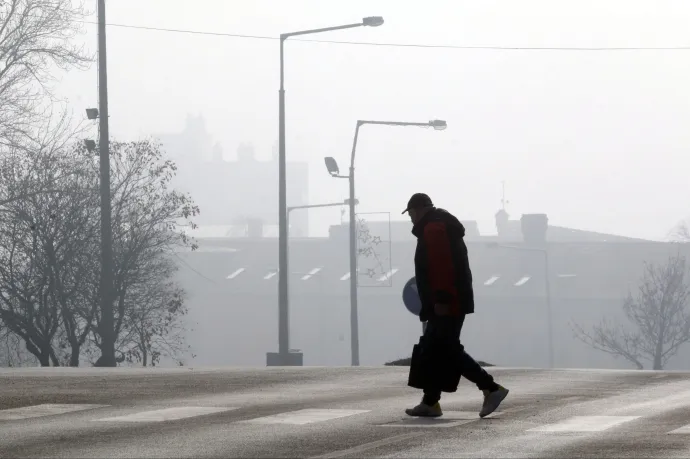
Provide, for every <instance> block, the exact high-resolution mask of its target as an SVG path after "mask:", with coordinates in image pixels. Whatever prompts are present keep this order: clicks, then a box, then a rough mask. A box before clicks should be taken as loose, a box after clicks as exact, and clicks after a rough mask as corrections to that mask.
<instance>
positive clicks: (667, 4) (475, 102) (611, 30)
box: [61, 0, 690, 238]
mask: <svg viewBox="0 0 690 459" xmlns="http://www.w3.org/2000/svg"><path fill="white" fill-rule="evenodd" d="M89 1H91V0H89ZM95 3H96V2H95V0H94V1H93V4H94V5H93V8H94V9H95ZM374 15H380V16H383V17H384V19H385V21H386V22H385V24H384V25H383V26H381V27H378V28H357V29H352V30H348V31H340V32H331V33H328V34H323V35H314V36H312V37H310V38H314V39H324V40H342V41H348V40H351V41H369V42H379V43H418V44H446V45H468V46H474V45H479V46H487V45H497V46H508V47H513V46H514V47H521V46H526V47H636V46H639V47H678V46H688V47H690V29H688V26H687V25H688V24H689V23H690V3H688V2H687V0H679V1H663V0H649V1H638V0H620V1H614V0H606V1H602V0H597V1H594V0H593V1H586V0H568V1H565V0H556V1H554V0H530V1H528V0H503V1H490V0H473V1H463V0H435V1H433V2H420V1H411V0H348V1H344V0H337V1H336V0H246V1H240V0H194V1H189V0H186V1H181V0H117V1H109V2H108V22H109V23H112V24H129V25H141V26H152V27H163V28H176V29H191V30H199V31H208V32H221V33H236V34H249V35H267V36H278V35H279V34H280V33H281V32H291V31H296V30H303V29H311V28H319V27H327V26H332V25H339V24H347V23H352V22H358V21H360V20H361V18H362V17H364V16H374ZM94 18H95V16H94ZM86 31H87V33H88V34H89V35H85V36H84V37H83V38H84V39H85V40H86V42H87V44H88V46H89V47H90V48H91V49H93V50H95V48H96V35H95V33H96V27H95V25H87V26H86ZM108 34H109V35H108V46H109V48H108V58H109V59H108V65H109V89H110V111H111V112H110V115H111V131H112V135H113V136H115V137H117V138H120V139H133V138H136V137H137V136H141V135H149V134H155V133H161V132H175V131H178V130H180V129H181V128H182V127H183V124H184V120H185V117H186V114H187V113H202V114H203V115H204V116H205V117H206V120H207V124H208V128H209V130H210V132H211V133H212V134H213V136H214V138H215V139H216V140H218V141H220V142H221V143H222V145H223V146H224V149H225V153H226V157H228V158H231V157H233V156H234V155H235V150H236V148H237V146H238V144H239V143H241V142H252V143H253V144H254V145H255V147H256V149H257V151H258V152H259V155H260V156H261V157H263V158H268V157H269V156H270V154H271V148H272V146H273V144H274V143H275V142H276V140H277V134H278V122H277V109H278V100H277V98H278V41H276V40H266V39H246V38H232V37H222V36H202V35H193V34H182V33H168V32H157V31H145V30H135V29H129V28H120V27H110V28H109V29H108ZM96 72H97V68H96V66H95V65H94V66H93V67H92V68H91V69H90V70H88V71H86V72H74V71H73V72H70V73H69V74H67V75H65V76H64V78H63V80H62V83H61V91H62V92H63V93H64V94H65V95H67V96H68V97H69V99H70V101H71V102H72V103H73V107H74V109H75V110H76V111H78V112H80V113H81V112H83V108H85V107H87V106H95V105H97V85H96V83H97V74H96ZM689 81H690V49H689V50H672V51H660V50H652V51H650V50H642V51H589V52H581V51H534V50H485V49H484V50H468V49H434V48H411V47H388V46H362V45H345V44H326V43H305V42H297V41H293V42H289V43H287V44H286V89H287V129H288V130H287V149H288V150H287V152H288V156H289V158H290V159H300V160H306V161H309V163H310V169H311V170H310V174H311V179H310V187H311V200H312V201H313V202H314V203H320V202H331V201H336V200H341V199H343V198H344V197H345V196H346V194H347V183H346V182H345V181H343V180H333V179H331V178H330V177H329V176H328V174H327V173H326V171H325V168H324V166H323V159H322V158H323V156H335V157H336V158H337V159H338V160H339V162H340V164H341V169H345V167H346V164H347V162H348V158H349V153H350V149H351V144H352V135H353V132H354V127H355V122H356V120H357V119H378V120H395V121H427V120H429V119H432V118H441V119H445V120H447V122H448V126H449V127H448V130H446V131H444V132H435V131H432V130H424V129H414V128H405V129H400V128H386V127H373V126H370V127H366V128H365V129H364V130H363V131H362V133H361V135H360V144H359V149H358V156H357V162H356V167H357V190H358V193H357V194H358V198H359V199H360V202H361V203H362V206H361V207H362V209H361V210H362V211H382V212H391V216H392V218H395V219H398V218H401V216H400V214H399V212H400V210H401V209H402V208H404V205H405V203H406V201H407V199H408V197H409V195H410V194H411V193H413V192H416V191H424V192H427V193H429V194H430V195H431V197H432V198H433V199H434V200H435V202H436V204H437V205H439V206H441V207H445V208H448V209H449V210H451V211H454V212H455V213H456V214H457V215H458V216H459V217H460V218H464V219H474V220H478V221H479V222H480V228H481V230H482V231H483V232H489V231H494V228H493V214H494V213H495V211H496V210H497V209H498V208H499V205H500V197H501V181H502V180H505V181H506V182H507V191H508V199H509V200H510V201H511V204H510V205H509V212H510V213H511V214H512V215H513V216H514V217H518V218H519V216H520V214H521V213H528V212H543V213H547V214H548V215H549V218H550V223H552V224H557V225H562V226H572V227H576V228H582V229H592V230H596V231H602V232H614V233H618V234H624V235H630V236H637V237H649V238H662V237H664V236H665V235H666V233H667V231H668V230H669V229H670V228H671V227H672V226H673V225H674V224H675V223H676V222H677V221H678V220H679V219H681V218H684V217H687V216H689V215H690V209H688V195H690V183H689V182H688V176H689V175H690V174H688V171H687V165H688V164H689V163H690V161H689V160H688V158H687V157H688V152H689V151H690V130H689V128H688V126H690V85H689V84H688V82H689ZM268 186H272V187H276V190H277V186H276V185H275V184H268ZM202 211H203V209H202ZM338 221H340V212H339V210H338V209H323V210H317V211H314V212H312V214H311V222H312V225H311V227H312V232H313V233H314V234H319V235H321V234H325V232H326V229H327V225H328V224H333V223H336V222H338Z"/></svg>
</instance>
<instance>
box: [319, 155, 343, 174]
mask: <svg viewBox="0 0 690 459" xmlns="http://www.w3.org/2000/svg"><path fill="white" fill-rule="evenodd" d="M323 160H324V162H325V163H326V169H328V173H329V174H331V175H333V176H336V175H340V169H339V168H338V163H337V162H336V160H335V159H334V158H332V157H330V156H327V157H325V158H324V159H323Z"/></svg>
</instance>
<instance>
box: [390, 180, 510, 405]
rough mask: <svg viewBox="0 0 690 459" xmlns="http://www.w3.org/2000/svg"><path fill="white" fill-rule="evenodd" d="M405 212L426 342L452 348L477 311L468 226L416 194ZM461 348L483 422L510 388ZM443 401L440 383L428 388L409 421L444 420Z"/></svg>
mask: <svg viewBox="0 0 690 459" xmlns="http://www.w3.org/2000/svg"><path fill="white" fill-rule="evenodd" d="M406 212H407V213H409V215H410V219H411V220H412V224H413V228H412V234H414V235H415V236H416V237H417V250H416V251H415V256H414V265H415V278H416V283H417V290H418V292H419V298H420V300H421V302H422V311H421V313H420V314H419V319H420V320H421V321H422V322H426V328H425V330H424V339H425V340H426V341H427V342H432V343H433V344H434V346H452V345H453V342H455V343H457V342H458V340H459V339H460V331H461V330H462V325H463V323H464V321H465V316H466V315H467V314H472V313H473V312H474V291H473V289H472V272H471V270H470V263H469V259H468V257H467V246H466V245H465V241H464V240H463V238H464V236H465V227H464V226H463V225H462V223H460V221H459V220H458V219H457V218H455V217H454V216H453V215H451V214H450V213H449V212H447V211H445V210H443V209H438V208H436V207H434V205H433V203H432V202H431V198H429V196H427V195H426V194H424V193H416V194H414V195H412V197H411V198H410V200H409V202H408V203H407V208H406V209H405V210H404V211H403V214H404V213H406ZM460 349H461V352H460V355H458V357H457V358H458V360H457V361H456V362H455V363H456V365H459V366H460V369H461V373H462V376H464V377H465V378H466V379H467V380H469V381H470V382H472V383H474V384H476V385H477V388H479V390H481V391H482V392H483V393H484V403H483V405H482V409H481V411H480V412H479V416H480V417H482V418H483V417H485V416H488V415H489V414H491V413H493V412H494V411H495V410H496V408H498V406H499V405H500V404H501V402H502V401H503V400H504V399H505V398H506V396H507V395H508V389H506V388H504V387H502V386H500V385H498V384H496V382H494V378H493V377H492V376H491V375H490V374H489V373H487V372H486V371H485V370H484V369H483V368H482V367H481V366H480V365H479V364H478V363H477V362H476V361H475V360H474V359H473V358H472V357H471V356H470V355H468V354H467V353H466V352H465V350H464V348H463V347H462V346H461V347H460ZM440 399H441V389H440V382H439V383H438V387H428V388H427V387H425V388H424V398H423V399H422V402H421V403H420V404H419V405H417V406H415V407H414V408H409V409H407V410H405V412H406V413H407V414H408V415H409V416H424V417H438V416H441V415H443V411H442V410H441V405H440V404H439V400H440Z"/></svg>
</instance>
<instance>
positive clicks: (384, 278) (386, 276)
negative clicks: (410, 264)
mask: <svg viewBox="0 0 690 459" xmlns="http://www.w3.org/2000/svg"><path fill="white" fill-rule="evenodd" d="M397 272H398V268H393V269H391V270H390V271H388V272H387V273H386V274H384V275H383V276H381V277H380V278H379V282H383V281H387V280H388V279H390V278H391V277H393V276H394V275H395V273H397Z"/></svg>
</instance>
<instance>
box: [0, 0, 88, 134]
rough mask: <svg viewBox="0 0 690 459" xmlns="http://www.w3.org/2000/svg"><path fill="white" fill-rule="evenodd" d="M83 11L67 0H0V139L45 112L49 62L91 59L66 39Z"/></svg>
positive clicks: (79, 63) (77, 28) (76, 63)
mask: <svg viewBox="0 0 690 459" xmlns="http://www.w3.org/2000/svg"><path fill="white" fill-rule="evenodd" d="M85 14H86V12H85V10H84V8H83V6H82V5H81V4H78V3H76V2H74V1H73V0H4V1H2V2H0V142H12V141H13V139H14V138H15V137H16V135H17V134H18V133H19V134H20V135H21V134H24V133H26V132H29V131H30V129H31V127H32V126H33V125H34V123H35V122H37V121H39V120H41V119H42V118H44V117H45V109H46V105H45V104H44V101H45V100H46V97H49V98H53V97H52V96H53V94H52V91H51V85H50V83H51V82H52V81H53V80H54V77H53V74H52V71H53V70H54V68H55V67H57V68H62V69H68V68H85V67H86V66H87V65H88V64H89V63H90V62H91V60H92V58H91V56H88V55H86V53H85V52H84V50H83V49H82V48H80V47H77V46H75V45H73V44H72V41H73V39H74V38H75V36H76V35H78V34H79V33H80V32H82V27H83V26H82V19H83V18H84V16H85Z"/></svg>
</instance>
